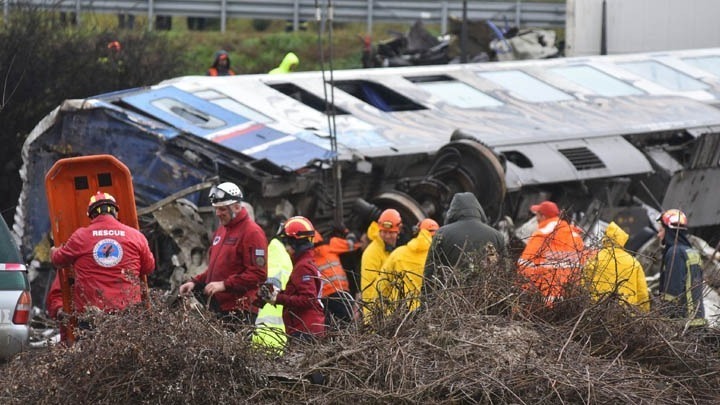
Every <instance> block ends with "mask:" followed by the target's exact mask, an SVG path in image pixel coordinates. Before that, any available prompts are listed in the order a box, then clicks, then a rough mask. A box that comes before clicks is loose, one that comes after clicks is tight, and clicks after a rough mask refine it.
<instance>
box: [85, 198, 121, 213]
mask: <svg viewBox="0 0 720 405" xmlns="http://www.w3.org/2000/svg"><path fill="white" fill-rule="evenodd" d="M106 206H107V207H113V208H114V209H115V210H116V211H119V208H118V205H117V202H116V201H115V197H113V196H112V195H110V194H109V193H104V192H102V191H98V192H97V193H95V194H94V195H93V196H92V197H90V202H88V211H87V214H88V216H89V217H90V218H95V217H96V216H98V215H99V214H102V213H103V211H105V213H110V211H109V210H108V209H107V208H106V209H105V210H103V207H106Z"/></svg>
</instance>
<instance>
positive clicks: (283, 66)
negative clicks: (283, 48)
mask: <svg viewBox="0 0 720 405" xmlns="http://www.w3.org/2000/svg"><path fill="white" fill-rule="evenodd" d="M299 64H300V59H299V58H298V57H297V55H295V54H294V53H293V52H288V53H287V54H286V55H285V57H284V58H283V60H282V62H280V65H278V67H276V68H274V69H272V70H271V71H269V72H268V74H271V75H276V74H283V73H290V72H294V71H295V69H296V68H297V66H298V65H299Z"/></svg>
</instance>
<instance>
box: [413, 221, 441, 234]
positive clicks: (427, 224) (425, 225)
mask: <svg viewBox="0 0 720 405" xmlns="http://www.w3.org/2000/svg"><path fill="white" fill-rule="evenodd" d="M418 228H419V229H427V230H428V232H430V235H435V232H436V231H437V230H438V229H439V228H440V225H438V223H437V222H435V220H434V219H432V218H425V219H423V220H422V221H420V225H418Z"/></svg>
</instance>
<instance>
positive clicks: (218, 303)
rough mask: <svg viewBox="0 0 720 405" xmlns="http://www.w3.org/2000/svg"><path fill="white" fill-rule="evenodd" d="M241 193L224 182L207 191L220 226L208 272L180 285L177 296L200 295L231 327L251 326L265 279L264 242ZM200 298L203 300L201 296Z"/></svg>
mask: <svg viewBox="0 0 720 405" xmlns="http://www.w3.org/2000/svg"><path fill="white" fill-rule="evenodd" d="M242 199H243V194H242V191H241V190H240V187H238V186H237V185H236V184H235V183H230V182H225V183H222V184H220V185H218V186H216V187H213V188H212V189H211V190H210V202H211V203H212V206H213V207H215V216H217V217H218V219H219V220H220V226H219V227H218V228H217V230H216V231H215V235H214V236H213V239H212V243H211V246H210V249H209V260H208V267H207V269H206V270H205V271H204V272H203V273H201V274H198V275H197V276H195V277H192V278H191V279H190V281H188V282H186V283H185V284H183V285H181V286H180V294H181V295H183V294H189V293H190V292H192V291H194V290H195V291H197V292H200V291H201V292H202V293H203V294H204V297H205V298H206V300H208V301H209V302H210V305H209V306H210V309H211V310H212V311H214V312H215V313H217V315H218V317H219V318H221V319H222V320H223V321H225V322H228V323H229V324H230V325H229V326H233V325H232V324H235V323H243V324H246V325H254V324H255V319H256V317H257V312H258V308H257V307H256V306H254V305H252V303H253V302H254V301H255V296H256V294H257V290H258V287H259V286H260V284H262V283H264V282H265V280H266V279H267V239H266V238H265V233H264V232H263V230H262V229H261V228H260V226H258V224H256V223H255V221H253V220H252V218H250V216H249V215H248V211H247V209H246V208H245V207H243V206H242V205H241V204H240V203H241V201H242ZM201 298H202V297H201Z"/></svg>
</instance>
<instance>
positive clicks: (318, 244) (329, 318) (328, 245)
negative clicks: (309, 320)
mask: <svg viewBox="0 0 720 405" xmlns="http://www.w3.org/2000/svg"><path fill="white" fill-rule="evenodd" d="M313 245H314V248H313V253H314V255H313V260H314V261H315V265H316V266H317V268H318V270H319V271H320V276H321V277H322V282H323V284H322V293H321V297H322V303H323V306H324V308H325V319H326V323H327V324H328V325H335V324H336V323H338V322H339V323H347V322H350V321H352V320H353V319H355V318H356V317H357V316H358V315H359V313H358V309H357V304H356V303H355V299H353V296H352V295H351V294H350V283H349V282H348V277H347V273H346V272H345V269H344V268H343V267H342V263H341V262H340V255H341V254H344V253H348V252H353V251H355V250H358V249H361V248H362V244H361V243H360V242H357V241H356V240H355V237H354V236H353V235H352V234H349V236H348V237H346V238H339V237H337V236H333V237H331V238H330V239H329V241H327V242H326V241H325V239H324V238H323V237H322V235H321V234H320V232H318V231H315V237H314V238H313Z"/></svg>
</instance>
